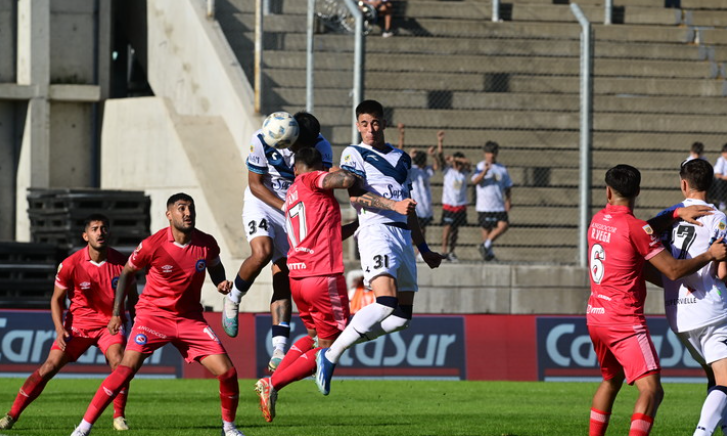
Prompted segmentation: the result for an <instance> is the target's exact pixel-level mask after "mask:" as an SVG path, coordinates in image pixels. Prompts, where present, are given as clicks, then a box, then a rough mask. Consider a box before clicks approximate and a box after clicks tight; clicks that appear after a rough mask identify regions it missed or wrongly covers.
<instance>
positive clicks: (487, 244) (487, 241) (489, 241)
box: [484, 239, 492, 250]
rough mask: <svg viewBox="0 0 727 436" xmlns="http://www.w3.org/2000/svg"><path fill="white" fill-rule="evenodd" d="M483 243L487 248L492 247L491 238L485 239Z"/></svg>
mask: <svg viewBox="0 0 727 436" xmlns="http://www.w3.org/2000/svg"><path fill="white" fill-rule="evenodd" d="M484 245H485V249H486V250H489V249H490V248H492V240H491V239H488V240H486V241H485V244H484Z"/></svg>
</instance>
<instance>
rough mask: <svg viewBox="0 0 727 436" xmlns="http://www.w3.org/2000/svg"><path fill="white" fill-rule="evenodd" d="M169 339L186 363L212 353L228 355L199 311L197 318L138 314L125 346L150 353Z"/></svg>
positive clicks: (128, 348) (168, 341)
mask: <svg viewBox="0 0 727 436" xmlns="http://www.w3.org/2000/svg"><path fill="white" fill-rule="evenodd" d="M170 342H171V343H172V345H174V346H175V347H176V348H177V350H179V353H180V354H181V355H182V357H183V358H184V360H186V361H187V362H192V361H194V360H197V361H198V360H200V359H202V358H203V357H206V356H211V355H213V354H227V352H226V351H225V348H224V347H223V346H222V344H220V340H219V338H218V337H217V335H216V334H215V332H214V331H213V330H212V327H210V326H209V324H207V321H205V320H204V318H203V317H202V315H201V314H200V315H199V317H198V318H189V317H181V316H180V317H178V318H164V317H161V316H154V315H151V314H143V313H137V314H136V319H135V320H134V326H133V327H132V328H131V333H130V334H129V342H128V344H126V349H127V350H132V351H138V352H140V353H143V354H151V353H153V352H154V350H156V349H157V348H161V347H163V346H164V345H166V344H167V343H170Z"/></svg>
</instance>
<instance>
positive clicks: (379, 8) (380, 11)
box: [362, 0, 394, 38]
mask: <svg viewBox="0 0 727 436" xmlns="http://www.w3.org/2000/svg"><path fill="white" fill-rule="evenodd" d="M362 1H363V2H364V3H366V4H367V5H369V6H371V7H373V8H374V9H376V15H377V18H382V17H383V19H384V31H383V32H382V33H381V36H383V37H384V38H388V37H390V36H394V32H392V31H391V16H392V15H393V14H394V8H393V6H392V5H391V1H389V0H362Z"/></svg>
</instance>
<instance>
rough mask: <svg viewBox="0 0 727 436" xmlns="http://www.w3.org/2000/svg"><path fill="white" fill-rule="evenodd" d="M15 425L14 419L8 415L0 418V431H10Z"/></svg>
mask: <svg viewBox="0 0 727 436" xmlns="http://www.w3.org/2000/svg"><path fill="white" fill-rule="evenodd" d="M13 424H15V419H13V417H12V416H10V415H5V416H3V417H2V418H0V430H10V429H11V428H13Z"/></svg>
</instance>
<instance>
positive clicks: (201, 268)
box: [194, 259, 207, 272]
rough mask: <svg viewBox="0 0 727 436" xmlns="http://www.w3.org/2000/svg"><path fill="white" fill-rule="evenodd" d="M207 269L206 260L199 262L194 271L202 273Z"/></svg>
mask: <svg viewBox="0 0 727 436" xmlns="http://www.w3.org/2000/svg"><path fill="white" fill-rule="evenodd" d="M206 267H207V262H205V260H204V259H200V260H198V261H197V263H196V264H195V265H194V269H196V270H197V272H202V271H204V269H205V268H206Z"/></svg>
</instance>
